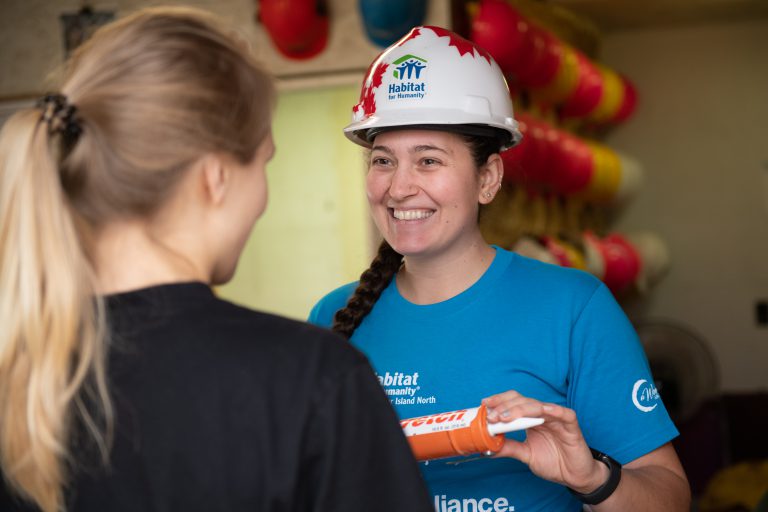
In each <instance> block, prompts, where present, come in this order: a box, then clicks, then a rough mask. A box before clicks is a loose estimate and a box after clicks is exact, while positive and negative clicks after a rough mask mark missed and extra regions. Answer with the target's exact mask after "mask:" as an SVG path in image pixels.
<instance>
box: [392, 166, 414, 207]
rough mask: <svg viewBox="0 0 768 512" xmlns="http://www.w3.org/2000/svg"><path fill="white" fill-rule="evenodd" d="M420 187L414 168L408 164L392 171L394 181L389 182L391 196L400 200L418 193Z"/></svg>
mask: <svg viewBox="0 0 768 512" xmlns="http://www.w3.org/2000/svg"><path fill="white" fill-rule="evenodd" d="M418 191H419V187H418V185H417V183H416V176H414V173H413V170H412V169H410V168H409V167H406V166H398V167H397V169H395V171H394V172H393V173H392V181H390V183H389V196H390V197H391V198H392V199H394V200H395V201H400V200H402V199H406V198H408V197H411V196H414V195H416V194H417V193H418Z"/></svg>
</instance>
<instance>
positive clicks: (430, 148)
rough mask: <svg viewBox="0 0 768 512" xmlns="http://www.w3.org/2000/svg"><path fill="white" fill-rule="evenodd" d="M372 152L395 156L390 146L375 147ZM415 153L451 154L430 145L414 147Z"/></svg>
mask: <svg viewBox="0 0 768 512" xmlns="http://www.w3.org/2000/svg"><path fill="white" fill-rule="evenodd" d="M371 151H372V152H373V151H383V152H384V153H388V154H390V155H394V154H395V152H394V151H392V149H391V148H389V147H388V146H374V147H372V148H371ZM412 151H413V152H414V153H420V152H422V151H440V152H441V153H445V154H446V155H447V154H449V153H448V151H446V150H444V149H443V148H439V147H437V146H431V145H429V144H420V145H418V146H414V147H413V150H412Z"/></svg>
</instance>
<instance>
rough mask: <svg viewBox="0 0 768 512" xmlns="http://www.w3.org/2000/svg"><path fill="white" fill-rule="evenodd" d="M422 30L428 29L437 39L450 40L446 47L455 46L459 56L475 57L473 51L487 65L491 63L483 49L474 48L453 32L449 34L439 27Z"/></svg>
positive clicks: (488, 55) (472, 44)
mask: <svg viewBox="0 0 768 512" xmlns="http://www.w3.org/2000/svg"><path fill="white" fill-rule="evenodd" d="M424 28H428V29H430V30H431V31H433V32H434V33H435V34H437V36H438V37H448V38H450V42H449V43H448V46H455V47H456V49H457V50H459V56H463V55H464V54H465V53H468V54H470V55H472V56H473V57H474V56H475V53H474V50H477V53H479V54H480V55H481V56H483V57H485V60H487V61H488V64H490V63H491V55H490V54H489V53H488V52H487V51H485V50H484V49H483V48H480V47H479V46H475V44H474V43H473V42H472V41H467V40H466V39H464V38H463V37H461V36H459V35H457V34H455V33H454V32H451V31H450V30H446V29H444V28H440V27H424Z"/></svg>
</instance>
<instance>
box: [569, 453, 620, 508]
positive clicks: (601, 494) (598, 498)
mask: <svg viewBox="0 0 768 512" xmlns="http://www.w3.org/2000/svg"><path fill="white" fill-rule="evenodd" d="M590 450H591V451H592V457H594V458H595V460H599V461H600V462H602V463H603V464H605V465H606V466H608V480H607V481H606V482H605V483H604V484H603V485H601V486H600V487H598V488H597V489H595V490H594V491H592V492H590V493H589V494H581V493H580V492H576V491H574V490H573V489H571V488H570V487H568V490H569V491H570V492H571V494H573V495H574V496H576V498H578V500H579V501H581V502H582V503H585V504H587V505H597V504H598V503H601V502H603V501H605V500H606V499H608V497H609V496H610V495H611V494H613V491H615V490H616V487H618V486H619V481H620V480H621V464H619V463H618V462H617V461H616V459H614V458H612V457H609V456H608V455H606V454H604V453H602V452H599V451H597V450H595V449H594V448H590Z"/></svg>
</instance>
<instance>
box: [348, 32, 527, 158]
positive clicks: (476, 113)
mask: <svg viewBox="0 0 768 512" xmlns="http://www.w3.org/2000/svg"><path fill="white" fill-rule="evenodd" d="M406 126H413V127H417V126H418V127H425V128H433V129H453V130H455V131H459V132H463V133H470V134H472V133H476V134H478V135H484V134H491V133H493V134H497V135H501V136H502V137H501V139H502V143H501V146H502V149H506V148H510V147H512V146H514V145H515V144H517V143H518V142H519V141H520V139H521V137H522V135H521V134H520V131H519V130H518V129H517V122H516V121H515V119H514V115H513V111H512V100H511V98H510V96H509V88H508V86H507V82H506V80H505V79H504V75H503V73H502V71H501V69H500V68H499V66H498V65H497V64H496V62H495V61H494V60H493V58H492V57H491V56H490V55H489V54H488V52H486V51H485V50H483V49H482V48H479V47H477V46H475V45H474V43H472V42H470V41H467V40H466V39H464V38H462V37H460V36H458V35H457V34H455V33H453V32H451V31H449V30H446V29H443V28H439V27H416V28H414V29H412V30H411V31H410V32H409V33H408V34H407V35H406V36H405V37H403V38H402V39H400V40H399V41H398V42H396V43H395V44H393V45H392V46H390V47H389V48H387V49H386V50H384V52H383V53H382V54H381V55H379V57H378V58H377V59H376V60H375V61H373V63H372V64H371V66H370V68H369V69H368V73H367V74H366V77H365V80H364V81H363V87H362V90H361V92H360V102H359V103H358V104H357V105H355V106H354V107H353V108H352V123H351V124H350V125H349V126H347V127H346V128H344V133H345V135H346V136H347V137H348V138H349V139H350V140H352V141H353V142H355V143H356V144H359V145H361V146H365V147H370V146H371V140H372V137H373V136H374V135H375V134H376V133H378V132H379V131H382V130H383V129H387V128H394V127H406Z"/></svg>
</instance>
